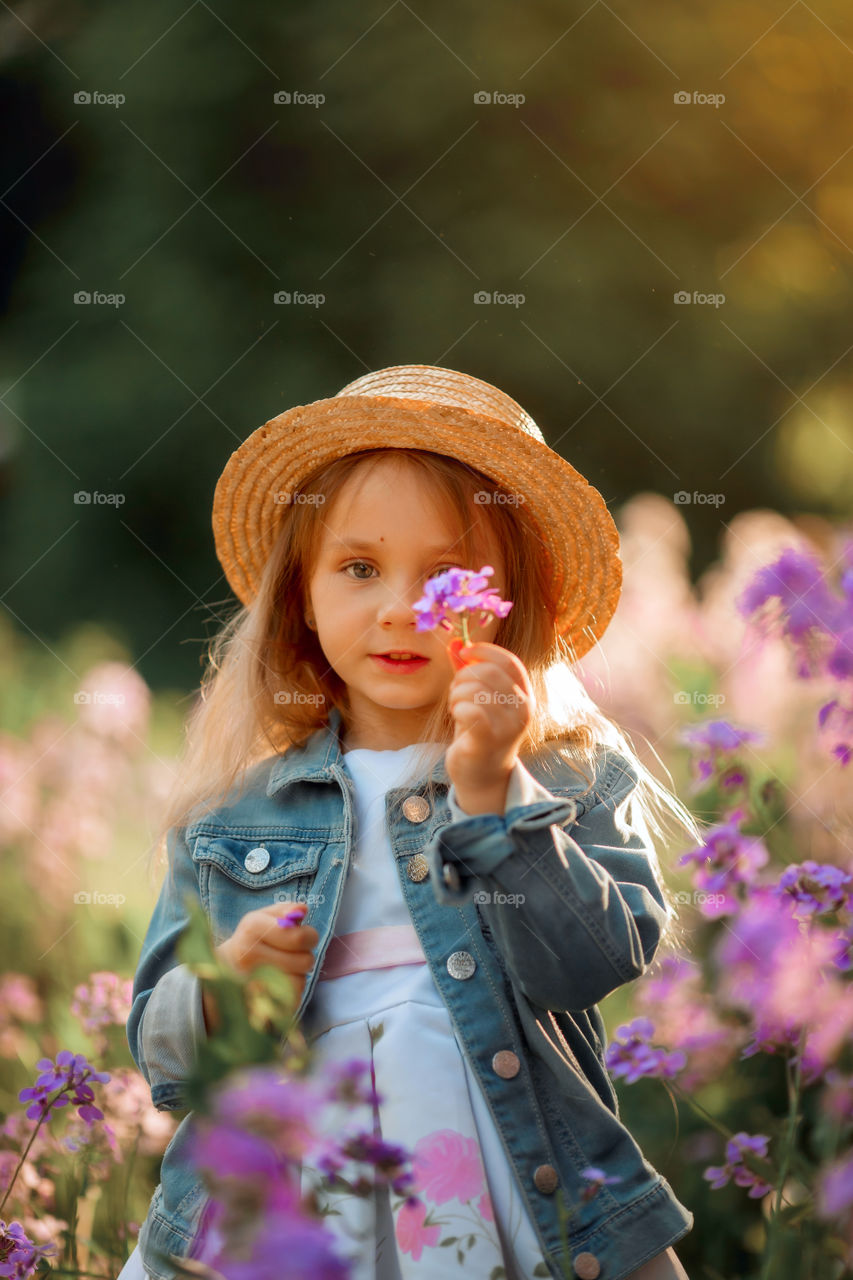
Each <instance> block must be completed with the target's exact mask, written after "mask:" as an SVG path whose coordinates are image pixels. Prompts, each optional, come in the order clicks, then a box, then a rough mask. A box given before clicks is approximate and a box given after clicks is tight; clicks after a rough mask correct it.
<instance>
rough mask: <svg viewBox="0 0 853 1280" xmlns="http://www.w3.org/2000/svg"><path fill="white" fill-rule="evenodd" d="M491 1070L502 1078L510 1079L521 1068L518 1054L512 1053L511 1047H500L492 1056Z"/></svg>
mask: <svg viewBox="0 0 853 1280" xmlns="http://www.w3.org/2000/svg"><path fill="white" fill-rule="evenodd" d="M492 1070H493V1071H494V1073H495V1075H499V1076H500V1077H501V1078H502V1079H503V1080H511V1079H512V1078H513V1076H517V1075H518V1073H519V1071H520V1070H521V1063H520V1062H519V1060H518V1054H517V1053H513V1051H512V1049H501V1050H500V1052H499V1053H496V1054H495V1056H494V1057H493V1058H492Z"/></svg>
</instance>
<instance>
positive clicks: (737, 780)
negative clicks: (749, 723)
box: [680, 720, 765, 791]
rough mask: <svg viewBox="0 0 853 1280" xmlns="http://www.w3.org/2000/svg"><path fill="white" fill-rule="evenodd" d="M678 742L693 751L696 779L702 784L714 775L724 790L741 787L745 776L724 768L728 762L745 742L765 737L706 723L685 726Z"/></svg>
mask: <svg viewBox="0 0 853 1280" xmlns="http://www.w3.org/2000/svg"><path fill="white" fill-rule="evenodd" d="M680 736H681V741H682V742H685V743H687V744H688V745H689V746H691V747H693V748H694V753H693V767H694V771H695V775H696V780H697V782H698V783H699V784H700V785H704V784H705V783H706V782H707V781H708V779H709V778H711V777H712V776H713V775H714V774H718V775H720V776H719V777H718V782H719V784H720V786H721V787H723V788H724V789H725V790H727V791H733V790H734V789H735V787H739V786H743V785H744V783H745V781H746V776H745V774H744V771H743V770H742V769H739V768H736V767H734V766H731V767H727V764H728V762H729V761H730V760H731V759H732V758H733V757H734V756H735V755H736V754H737V752H738V751H739V750H740V748H741V747H742V746H744V745H745V744H746V743H748V742H755V743H762V742H764V741H765V735H764V734H763V733H758V732H756V731H754V730H752V729H738V728H735V726H734V725H731V724H729V722H728V721H727V720H706V721H705V722H704V723H702V724H694V725H688V726H687V727H686V728H684V729H682V731H681V735H680Z"/></svg>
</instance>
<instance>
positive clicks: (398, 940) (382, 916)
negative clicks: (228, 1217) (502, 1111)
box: [119, 743, 550, 1280]
mask: <svg viewBox="0 0 853 1280" xmlns="http://www.w3.org/2000/svg"><path fill="white" fill-rule="evenodd" d="M423 745H424V744H422V743H414V744H412V745H411V746H408V747H403V748H401V749H400V750H396V751H374V750H368V749H366V748H361V749H357V750H354V751H347V752H345V753H344V760H345V764H346V768H347V770H348V772H349V774H350V777H351V778H352V781H353V785H354V792H355V804H356V816H357V840H356V845H355V847H354V849H353V858H352V861H351V864H350V869H349V874H348V876H347V880H346V883H345V885H344V894H343V898H342V901H341V905H340V910H339V914H338V918H337V922H336V930H335V940H334V942H337V944H338V945H337V949H336V954H337V968H339V969H340V968H344V969H346V968H347V967H348V965H347V961H346V954H347V952H349V954H350V955H351V956H352V959H351V961H350V962H349V967H350V968H353V970H354V971H352V972H344V973H343V974H341V975H340V976H335V977H324V976H323V974H324V971H325V970H326V968H327V965H326V963H324V968H323V970H321V972H320V975H318V980H317V982H316V984H315V987H314V990H313V992H312V995H311V999H310V1001H309V1003H308V1005H307V1006H306V1008H305V1011H304V1014H303V1018H302V1030H303V1031H304V1033H305V1035H306V1038H307V1039H308V1041H309V1043H310V1044H311V1046H312V1049H313V1055H314V1056H313V1062H314V1063H315V1064H316V1065H317V1067H318V1068H319V1067H320V1066H321V1064H322V1063H323V1062H326V1061H338V1062H342V1061H345V1060H347V1059H350V1058H355V1057H357V1058H361V1059H364V1060H366V1061H368V1062H370V1063H371V1064H372V1070H373V1076H374V1080H375V1089H376V1091H377V1093H378V1094H379V1097H380V1102H379V1104H378V1106H376V1107H373V1106H370V1105H369V1104H367V1103H364V1104H361V1105H360V1106H359V1107H357V1108H356V1109H355V1110H354V1109H353V1108H352V1107H351V1106H347V1107H346V1108H344V1106H343V1105H342V1104H330V1105H329V1106H328V1107H327V1109H326V1111H325V1112H324V1113H323V1117H322V1119H321V1122H320V1123H321V1132H322V1134H324V1135H326V1134H328V1135H330V1136H331V1135H334V1136H340V1135H341V1134H342V1133H343V1132H344V1127H345V1132H346V1133H347V1134H354V1133H355V1132H358V1131H361V1132H365V1131H366V1132H367V1133H373V1134H374V1135H376V1136H379V1137H381V1138H382V1139H383V1140H385V1141H386V1142H391V1143H397V1144H399V1145H401V1146H403V1147H405V1148H406V1149H407V1150H408V1151H410V1152H413V1153H414V1155H415V1160H414V1163H413V1166H412V1167H413V1171H414V1174H415V1179H416V1188H415V1190H416V1194H417V1195H418V1198H419V1200H420V1201H421V1204H420V1206H419V1207H417V1208H411V1207H408V1206H406V1204H405V1198H404V1197H403V1196H402V1195H398V1194H396V1193H395V1192H393V1191H390V1192H389V1189H388V1188H387V1187H386V1188H383V1187H378V1188H377V1189H376V1190H374V1191H373V1192H371V1194H370V1195H369V1196H367V1197H366V1198H360V1197H357V1196H355V1195H354V1194H352V1193H346V1194H344V1193H335V1192H326V1193H323V1194H322V1195H319V1203H320V1205H321V1206H323V1207H325V1208H328V1209H331V1210H336V1211H337V1212H329V1213H328V1214H327V1216H326V1217H325V1226H326V1228H327V1230H329V1231H330V1232H331V1234H332V1235H333V1237H334V1240H335V1248H336V1250H337V1252H338V1253H339V1254H340V1256H341V1257H343V1258H346V1259H348V1260H349V1262H350V1267H351V1274H352V1280H446V1278H447V1276H448V1275H453V1274H456V1273H458V1274H459V1275H460V1276H462V1275H463V1274H465V1272H467V1275H468V1276H469V1277H470V1278H471V1280H486V1277H489V1276H491V1275H492V1273H493V1269H494V1268H498V1269H499V1270H498V1271H497V1272H495V1274H496V1275H502V1276H504V1277H505V1278H506V1280H528V1278H532V1277H533V1275H534V1269H535V1268H536V1269H537V1271H536V1274H538V1275H540V1276H541V1275H543V1274H544V1275H547V1274H550V1273H549V1272H548V1271H547V1269H543V1265H542V1264H543V1263H544V1259H543V1255H542V1249H541V1246H540V1244H539V1240H538V1237H537V1235H536V1232H535V1230H534V1228H533V1226H532V1224H531V1221H530V1218H529V1216H528V1213H527V1209H526V1206H525V1205H524V1202H523V1200H522V1198H521V1195H520V1193H519V1190H518V1187H517V1184H516V1181H515V1178H514V1175H513V1172H512V1168H511V1166H510V1164H509V1161H508V1160H507V1157H506V1154H505V1152H504V1149H503V1145H502V1143H501V1139H500V1136H499V1134H498V1133H497V1131H496V1129H495V1126H494V1122H493V1120H492V1117H491V1113H490V1111H489V1108H488V1104H487V1102H486V1100H485V1098H484V1096H483V1093H482V1090H481V1087H480V1083H479V1081H478V1079H477V1076H476V1074H475V1073H474V1071H473V1070H472V1069H471V1067H470V1066H469V1065H468V1062H467V1059H466V1058H465V1056H464V1053H463V1051H462V1049H461V1047H460V1045H459V1042H458V1041H457V1039H456V1036H455V1033H454V1030H453V1025H452V1023H451V1020H450V1015H449V1014H448V1012H447V1008H446V1006H445V1004H444V1001H443V1000H442V997H441V994H440V993H439V991H438V988H437V987H436V985H435V982H434V980H433V978H432V974H431V972H430V968H429V965H428V963H427V962H426V957H425V956H424V954H423V950H422V948H421V947H420V943H419V942H418V941H417V934H416V932H415V930H414V926H413V925H412V920H411V916H410V914H409V909H408V907H407V905H406V900H405V898H404V896H403V892H402V888H401V885H400V881H399V878H398V872H397V868H396V867H395V865H394V857H393V853H392V850H391V844H390V840H389V838H388V830H387V825H386V821H385V793H386V792H387V791H388V790H389V788H391V787H394V786H398V785H399V784H400V783H401V782H402V780H403V778H404V777H405V775H406V772H407V770H408V768H409V764H410V756H411V754H412V753H413V752H415V751H416V750H418V749H419V748H422V747H423ZM433 745H435V744H433ZM442 749H443V748H442ZM383 929H387V930H388V933H387V934H379V933H377V932H376V931H377V930H383ZM363 931H371V932H370V935H369V937H368V936H367V935H365V934H364V932H363ZM353 934H356V935H359V936H360V938H361V939H362V940H365V939H366V940H367V942H369V943H370V944H371V945H369V946H367V945H364V942H363V943H362V945H361V946H360V947H358V946H355V945H354V944H355V940H352V941H353V946H352V947H351V948H347V946H346V945H345V935H353ZM341 940H343V941H341ZM334 942H333V943H330V946H329V951H328V952H327V956H329V955H330V954H331V952H332V948H333V945H334ZM377 943H379V944H380V945H379V946H377ZM381 944H385V945H381ZM359 953H361V954H362V956H364V957H365V958H366V960H367V963H370V964H372V965H373V966H374V967H371V968H357V967H356V966H358V965H359V964H361V963H362V962H363V961H362V960H360V959H359ZM342 957H343V961H344V962H343V964H341V958H342ZM401 957H402V960H401ZM379 965H381V966H382V967H378V966H379ZM368 1083H369V1080H368ZM351 1168H352V1171H353V1172H354V1171H355V1166H352V1167H351ZM364 1168H365V1166H359V1171H362V1170H363V1169H364ZM344 1172H345V1174H346V1173H347V1172H349V1171H348V1170H345V1171H344ZM301 1180H302V1188H303V1191H304V1192H307V1191H308V1190H314V1191H316V1192H318V1194H319V1176H318V1174H317V1172H316V1169H313V1168H311V1167H310V1166H309V1165H308V1164H307V1163H305V1164H303V1166H302V1170H301ZM218 1245H219V1241H218V1240H217V1239H216V1235H215V1233H214V1232H211V1236H210V1239H209V1240H208V1242H207V1244H206V1247H205V1250H204V1254H203V1255H202V1256H203V1257H204V1256H205V1255H206V1256H207V1257H211V1256H212V1254H213V1253H215V1250H216V1248H217V1247H218ZM500 1268H502V1269H503V1270H502V1271H501V1270H500ZM119 1280H147V1277H146V1273H145V1271H144V1269H143V1267H142V1264H141V1260H140V1259H139V1257H138V1250H134V1253H133V1254H132V1255H131V1257H130V1258H129V1259H128V1262H127V1263H126V1264H125V1267H124V1269H123V1270H122V1272H121V1275H120V1277H119Z"/></svg>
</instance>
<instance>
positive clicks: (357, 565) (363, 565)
mask: <svg viewBox="0 0 853 1280" xmlns="http://www.w3.org/2000/svg"><path fill="white" fill-rule="evenodd" d="M355 568H362V569H372V568H373V566H372V565H369V564H367V562H366V561H365V560H353V561H352V563H351V564H345V565H344V573H346V571H347V569H355ZM356 582H367V578H360V577H356Z"/></svg>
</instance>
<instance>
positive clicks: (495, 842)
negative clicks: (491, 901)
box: [426, 761, 577, 904]
mask: <svg viewBox="0 0 853 1280" xmlns="http://www.w3.org/2000/svg"><path fill="white" fill-rule="evenodd" d="M448 805H449V808H450V813H451V822H450V824H449V825H448V826H445V827H441V828H439V830H438V831H437V832H436V834H435V836H434V837H433V840H432V843H431V845H430V847H429V848H428V850H427V851H426V856H427V859H428V861H429V863H430V871H431V878H432V882H433V886H434V888H435V895H436V899H437V901H438V902H441V903H445V904H454V903H457V902H464V901H468V900H469V899H470V898H471V895H472V894H473V893H474V892H476V891H477V890H485V891H487V890H488V888H489V886H488V885H487V884H486V882H485V881H484V880H483V877H484V876H490V875H493V874H494V873H495V871H496V870H497V868H498V867H499V866H500V865H501V863H502V862H503V861H504V860H505V859H506V858H508V857H509V856H510V854H511V853H514V852H515V849H516V844H515V841H514V839H513V833H514V832H516V831H518V832H519V833H522V832H524V831H527V830H535V829H537V828H539V827H550V826H552V825H553V824H554V823H559V824H560V825H562V824H563V823H566V822H573V821H574V819H575V817H576V815H577V805H576V804H575V802H574V800H564V799H560V798H559V797H558V796H554V795H552V794H551V792H550V791H549V790H548V788H547V787H543V786H542V784H541V783H539V782H537V781H536V779H535V778H534V777H533V775H532V774H531V773H530V772H529V771H528V770H527V769H525V767H524V765H523V764H522V763H521V761H517V762H516V764H515V766H514V767H513V771H512V774H511V775H510V781H509V786H508V787H507V798H506V808H505V810H504V813H503V814H502V815H501V814H497V813H478V814H473V815H472V814H467V813H466V812H465V811H464V809H462V808H460V806H459V804H458V802H457V800H456V797H455V794H454V788H453V787H452V786H451V788H450V790H449V792H448Z"/></svg>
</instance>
